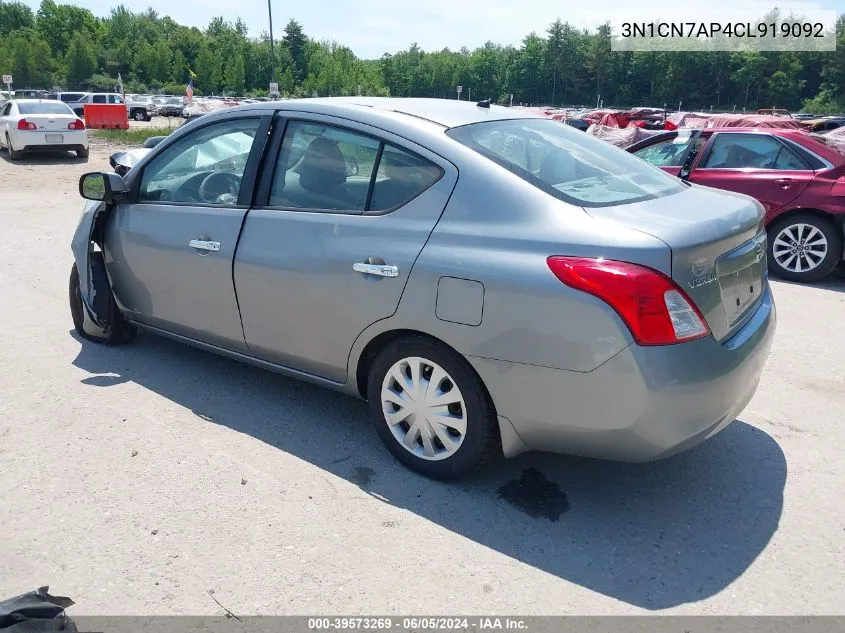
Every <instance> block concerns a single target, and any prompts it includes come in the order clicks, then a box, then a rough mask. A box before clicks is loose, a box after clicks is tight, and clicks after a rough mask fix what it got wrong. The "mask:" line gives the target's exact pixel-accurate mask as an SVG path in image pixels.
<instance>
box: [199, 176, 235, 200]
mask: <svg viewBox="0 0 845 633" xmlns="http://www.w3.org/2000/svg"><path fill="white" fill-rule="evenodd" d="M240 189H241V179H240V176H236V175H235V174H230V173H229V172H225V171H215V172H211V173H210V174H208V176H206V177H205V178H203V180H202V182H201V183H200V188H199V192H198V193H199V197H200V200H202V201H203V202H216V203H218V204H220V203H223V202H230V201H231V199H232V198H233V199H234V201H237V199H238V191H240Z"/></svg>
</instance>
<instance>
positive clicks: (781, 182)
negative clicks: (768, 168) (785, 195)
mask: <svg viewBox="0 0 845 633" xmlns="http://www.w3.org/2000/svg"><path fill="white" fill-rule="evenodd" d="M793 182H795V181H794V180H792V178H778V179H777V180H775V184H776V185H777V186H778V187H782V188H783V189H788V188H789V187H791V186H792V183H793Z"/></svg>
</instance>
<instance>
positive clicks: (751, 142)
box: [703, 134, 809, 170]
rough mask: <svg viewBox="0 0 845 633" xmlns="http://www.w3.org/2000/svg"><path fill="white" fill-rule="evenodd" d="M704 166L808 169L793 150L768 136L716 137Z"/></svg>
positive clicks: (717, 167) (718, 135) (729, 135)
mask: <svg viewBox="0 0 845 633" xmlns="http://www.w3.org/2000/svg"><path fill="white" fill-rule="evenodd" d="M703 167H704V168H706V169H744V168H753V169H783V170H809V166H808V165H807V164H806V163H805V162H804V161H803V160H802V159H801V158H800V157H799V156H798V155H797V154H796V153H795V152H794V151H793V150H792V149H790V148H789V147H787V146H786V145H785V144H784V143H781V142H780V141H778V140H777V139H776V138H774V137H772V136H769V135H767V134H717V135H716V138H714V139H713V146H712V147H711V148H710V153H709V155H708V156H707V160H706V161H705V164H704V165H703Z"/></svg>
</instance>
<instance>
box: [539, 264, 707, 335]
mask: <svg viewBox="0 0 845 633" xmlns="http://www.w3.org/2000/svg"><path fill="white" fill-rule="evenodd" d="M547 262H548V265H549V268H550V269H551V271H552V272H553V273H554V274H555V276H556V277H557V278H558V279H560V280H561V281H562V282H563V283H565V284H566V285H567V286H570V287H572V288H575V289H577V290H581V291H583V292H587V293H589V294H591V295H593V296H595V297H598V298H599V299H601V300H602V301H604V302H605V303H607V304H608V305H610V307H612V308H613V309H614V310H616V312H617V314H619V316H620V317H622V320H623V321H625V324H626V325H627V326H628V328H629V329H630V330H631V334H632V335H633V337H634V340H635V341H636V342H637V343H638V344H639V345H671V344H673V343H682V342H685V341H692V340H694V339H697V338H702V337H703V336H707V335H708V334H709V333H710V328H708V327H707V324H706V323H705V322H704V317H702V315H701V313H700V312H699V311H698V308H697V307H696V306H695V304H694V303H693V302H692V300H691V299H690V298H689V297H687V295H686V293H684V291H683V290H681V288H680V287H678V285H677V284H675V282H673V281H672V280H671V279H670V278H669V277H667V276H666V275H664V274H662V273H660V272H658V271H656V270H653V269H651V268H647V267H645V266H639V265H638V264H631V263H629V262H617V261H613V260H607V259H591V258H586V257H549V258H548V260H547Z"/></svg>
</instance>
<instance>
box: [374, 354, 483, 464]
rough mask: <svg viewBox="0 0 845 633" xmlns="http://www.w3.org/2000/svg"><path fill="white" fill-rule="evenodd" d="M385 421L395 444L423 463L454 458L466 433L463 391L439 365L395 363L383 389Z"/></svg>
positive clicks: (417, 361) (420, 360)
mask: <svg viewBox="0 0 845 633" xmlns="http://www.w3.org/2000/svg"><path fill="white" fill-rule="evenodd" d="M381 403H382V411H383V412H384V419H385V421H386V422H387V425H388V427H389V428H390V432H391V433H393V437H395V438H396V441H397V442H399V444H401V445H402V447H403V448H405V450H407V451H409V452H410V453H413V454H414V455H416V456H417V457H420V458H422V459H426V460H431V461H436V460H441V459H446V458H447V457H450V456H452V455H454V454H455V452H456V451H457V450H458V449H459V448H460V447H461V444H462V443H463V441H464V437H465V436H466V430H467V422H466V406H465V405H464V397H463V395H461V390H460V389H458V385H457V384H456V383H455V381H454V380H453V379H452V377H451V376H450V375H449V374H448V373H447V372H446V370H445V369H443V368H442V367H441V366H440V365H438V364H437V363H434V362H432V361H430V360H427V359H425V358H418V357H416V356H414V357H410V358H403V359H402V360H400V361H399V362H397V363H395V364H394V365H393V367H391V368H390V370H389V371H388V372H387V375H386V376H385V377H384V381H383V382H382V387H381Z"/></svg>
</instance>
